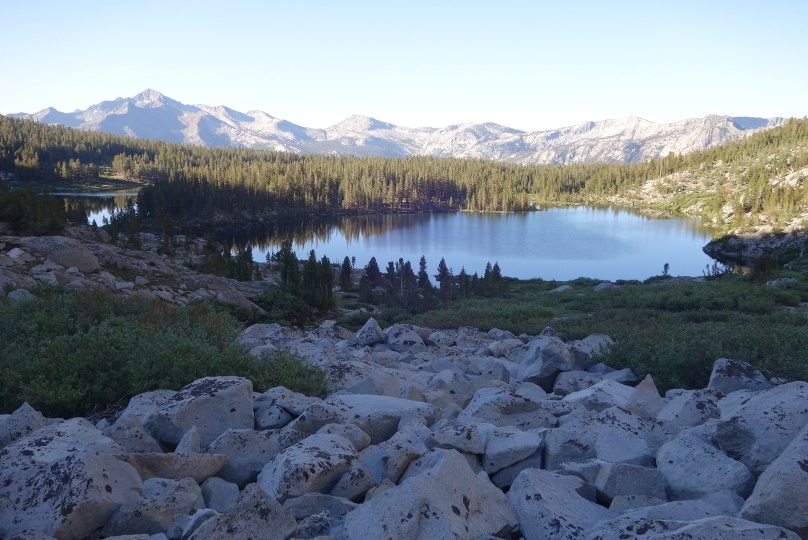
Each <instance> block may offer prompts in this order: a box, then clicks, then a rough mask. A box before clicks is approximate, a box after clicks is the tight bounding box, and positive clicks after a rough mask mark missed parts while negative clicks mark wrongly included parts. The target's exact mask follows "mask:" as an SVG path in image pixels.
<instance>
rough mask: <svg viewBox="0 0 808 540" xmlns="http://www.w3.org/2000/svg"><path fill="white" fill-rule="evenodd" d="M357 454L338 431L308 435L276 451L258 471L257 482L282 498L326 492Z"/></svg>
mask: <svg viewBox="0 0 808 540" xmlns="http://www.w3.org/2000/svg"><path fill="white" fill-rule="evenodd" d="M357 457H358V455H357V453H356V450H354V447H353V445H352V444H351V442H350V441H349V440H348V439H346V438H345V437H340V436H339V435H325V434H321V435H312V436H311V437H308V438H306V439H304V440H302V441H300V442H299V443H297V444H295V445H294V446H290V447H289V448H287V449H285V450H283V451H282V452H280V453H278V454H277V455H276V456H275V457H274V458H273V459H272V460H271V461H270V462H269V463H267V464H266V465H265V466H264V469H263V470H262V471H261V474H259V475H258V485H259V486H261V488H262V489H263V490H264V491H266V492H267V493H268V494H269V495H270V496H272V497H274V498H275V499H278V500H279V501H285V500H286V499H288V498H290V497H298V496H300V495H303V494H304V493H311V492H319V493H328V492H329V491H330V490H331V488H333V487H334V485H335V484H336V483H337V481H338V480H339V479H340V477H341V476H342V474H343V473H344V472H346V471H347V470H348V469H350V468H351V466H352V465H353V464H354V462H355V461H356V459H357Z"/></svg>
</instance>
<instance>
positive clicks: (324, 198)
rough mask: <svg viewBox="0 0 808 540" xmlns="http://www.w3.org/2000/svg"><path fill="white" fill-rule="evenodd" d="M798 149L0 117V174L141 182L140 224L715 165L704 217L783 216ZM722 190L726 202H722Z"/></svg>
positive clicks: (409, 202) (368, 206)
mask: <svg viewBox="0 0 808 540" xmlns="http://www.w3.org/2000/svg"><path fill="white" fill-rule="evenodd" d="M806 148H808V120H805V119H802V120H797V119H792V120H790V121H788V122H787V123H786V124H785V125H783V126H781V127H778V128H774V129H769V130H764V131H761V132H758V133H754V134H752V135H750V136H749V137H746V138H744V139H740V140H737V141H734V142H731V143H728V144H724V145H721V146H716V147H712V148H709V149H706V150H703V151H700V152H693V153H690V154H686V155H673V154H670V155H668V156H667V157H663V158H658V159H654V160H650V161H646V162H642V163H637V164H630V165H625V164H619V163H587V164H573V165H566V166H553V165H516V164H509V163H502V162H494V161H487V160H480V159H455V158H435V157H428V156H411V157H405V158H376V157H365V158H359V157H351V156H325V155H316V154H308V155H297V154H292V153H283V152H272V151H265V150H250V149H243V148H205V147H201V146H191V145H182V144H176V143H167V142H163V141H158V140H145V139H130V138H127V137H120V136H116V135H110V134H107V133H101V132H90V131H81V130H76V129H71V128H65V127H62V126H54V125H45V124H39V123H36V122H33V121H29V120H18V119H14V118H8V117H3V116H0V171H6V172H11V173H13V175H14V178H15V180H17V181H18V182H22V183H28V182H31V183H33V184H34V185H35V186H36V185H43V186H45V185H49V184H52V183H54V182H58V183H59V184H60V185H64V184H65V183H67V184H70V183H71V182H86V181H87V180H88V179H92V178H96V177H98V176H99V175H105V176H110V177H116V178H120V179H129V180H137V181H141V182H144V187H143V189H142V190H141V193H140V197H139V200H138V213H139V217H140V219H142V220H143V219H145V220H149V219H155V220H160V219H162V218H163V215H164V214H168V215H170V216H171V217H172V218H173V219H174V220H175V221H176V222H179V223H182V222H189V221H197V222H206V221H220V222H221V221H230V222H243V221H251V220H255V219H258V218H267V217H273V216H282V215H304V214H307V215H313V214H316V215H328V214H340V213H370V212H373V213H378V212H419V211H444V210H473V211H483V210H484V211H521V210H527V209H530V208H531V207H532V206H531V202H536V201H538V202H540V203H545V204H564V203H586V202H593V201H596V200H598V199H599V198H600V199H602V198H604V197H608V196H614V195H618V196H619V195H626V194H627V193H629V194H630V193H631V192H632V190H637V189H639V188H640V187H641V186H642V185H643V183H645V182H647V181H648V180H650V179H654V178H660V177H665V176H667V175H672V174H674V173H677V172H679V171H699V170H704V169H705V167H707V168H709V167H711V166H715V164H716V163H720V164H722V166H723V167H729V168H732V167H733V166H735V167H736V168H737V169H738V171H735V172H737V173H738V174H739V175H740V177H739V180H738V184H739V186H738V187H740V188H741V189H738V190H735V189H733V190H730V189H729V186H726V185H724V183H723V181H722V179H721V178H718V177H716V179H712V180H711V182H712V183H715V185H716V187H715V188H714V189H711V190H710V191H709V193H707V194H706V195H705V196H704V197H703V198H704V203H703V204H702V205H701V206H702V207H703V209H704V212H708V211H709V212H717V211H718V209H720V208H721V207H722V206H723V205H726V204H728V203H729V204H730V205H732V204H735V206H736V207H738V210H743V211H745V212H753V213H754V212H763V211H770V212H771V211H774V210H778V209H785V210H786V211H792V212H793V211H794V209H799V208H802V207H804V206H805V205H806V204H808V187H806V186H808V184H806V185H803V186H799V185H797V186H792V185H789V184H787V183H785V182H780V183H778V182H770V181H769V179H770V178H771V177H773V176H777V175H784V174H788V173H789V171H794V170H797V169H799V168H801V167H805V166H806V165H808V151H805V149H806ZM761 156H762V157H761ZM660 189H664V186H662V187H661V188H660ZM730 191H732V198H733V200H728V196H727V194H728V193H729V192H730Z"/></svg>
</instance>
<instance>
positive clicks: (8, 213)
mask: <svg viewBox="0 0 808 540" xmlns="http://www.w3.org/2000/svg"><path fill="white" fill-rule="evenodd" d="M0 221H4V222H6V223H9V224H10V225H11V228H12V229H13V230H15V231H16V232H18V233H20V234H31V235H47V234H58V233H60V232H62V231H63V230H64V228H65V211H64V207H63V206H62V204H61V203H60V202H59V201H57V200H56V199H55V198H53V197H51V196H50V195H48V193H47V192H46V193H44V194H43V195H39V194H37V193H34V189H33V187H32V186H31V185H30V184H28V186H26V188H25V189H14V190H12V189H9V187H8V185H7V184H6V183H5V182H2V181H0Z"/></svg>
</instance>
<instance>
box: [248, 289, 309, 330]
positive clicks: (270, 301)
mask: <svg viewBox="0 0 808 540" xmlns="http://www.w3.org/2000/svg"><path fill="white" fill-rule="evenodd" d="M251 300H252V301H253V302H255V303H256V304H258V305H259V306H261V308H263V309H264V310H266V312H267V313H266V317H265V319H266V320H267V321H271V322H278V323H281V324H286V325H290V324H296V325H299V326H303V325H305V324H306V323H308V322H309V321H311V320H312V308H311V307H310V306H309V304H308V303H307V302H306V301H305V300H303V299H302V298H300V297H299V296H296V295H294V294H292V293H290V292H287V291H285V290H283V289H282V288H280V287H277V286H273V287H270V288H269V289H267V290H266V291H264V292H262V293H261V294H259V295H257V296H254V297H252V298H251Z"/></svg>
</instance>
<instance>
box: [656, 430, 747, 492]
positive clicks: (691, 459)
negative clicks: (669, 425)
mask: <svg viewBox="0 0 808 540" xmlns="http://www.w3.org/2000/svg"><path fill="white" fill-rule="evenodd" d="M656 461H657V467H658V468H659V470H660V472H661V473H662V474H663V475H664V476H665V480H666V481H667V483H668V495H669V496H670V498H671V499H672V500H677V499H700V498H702V497H704V496H705V495H708V494H710V493H713V492H716V491H722V490H725V489H727V490H731V491H733V492H735V493H737V494H738V495H740V496H741V497H746V496H747V495H749V493H751V491H752V488H753V487H754V485H755V479H754V477H753V476H752V473H750V472H749V469H747V467H746V465H744V464H743V463H740V462H738V461H735V460H734V459H731V458H729V457H727V455H726V454H724V453H723V452H721V451H720V450H718V449H717V448H715V447H714V446H711V445H709V444H707V443H706V442H704V441H703V440H701V439H699V438H697V437H694V436H692V435H688V434H682V435H680V436H678V437H676V438H675V439H672V440H670V441H668V442H667V443H665V444H664V445H662V447H661V448H660V449H659V452H657V457H656Z"/></svg>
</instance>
